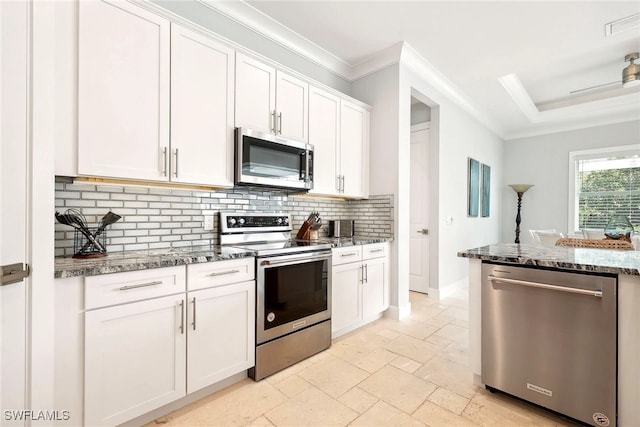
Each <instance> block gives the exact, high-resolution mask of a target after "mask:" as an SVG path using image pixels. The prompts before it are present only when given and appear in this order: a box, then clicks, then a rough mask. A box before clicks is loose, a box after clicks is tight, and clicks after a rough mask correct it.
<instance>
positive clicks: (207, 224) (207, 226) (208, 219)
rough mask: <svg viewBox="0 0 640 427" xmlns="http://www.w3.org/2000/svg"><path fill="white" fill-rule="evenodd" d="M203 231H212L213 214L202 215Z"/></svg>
mask: <svg viewBox="0 0 640 427" xmlns="http://www.w3.org/2000/svg"><path fill="white" fill-rule="evenodd" d="M204 231H213V215H211V214H205V215H204Z"/></svg>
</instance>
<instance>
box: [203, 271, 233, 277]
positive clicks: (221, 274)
mask: <svg viewBox="0 0 640 427" xmlns="http://www.w3.org/2000/svg"><path fill="white" fill-rule="evenodd" d="M235 273H240V270H227V271H221V272H220V273H211V274H210V275H209V276H211V277H216V276H224V275H226V274H235Z"/></svg>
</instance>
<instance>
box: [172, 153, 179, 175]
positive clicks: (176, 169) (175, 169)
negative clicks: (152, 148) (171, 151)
mask: <svg viewBox="0 0 640 427" xmlns="http://www.w3.org/2000/svg"><path fill="white" fill-rule="evenodd" d="M175 156H176V163H175V168H174V171H173V174H174V175H175V176H176V178H177V177H178V149H177V148H176V152H175Z"/></svg>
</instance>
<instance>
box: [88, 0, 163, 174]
mask: <svg viewBox="0 0 640 427" xmlns="http://www.w3.org/2000/svg"><path fill="white" fill-rule="evenodd" d="M169 31H170V27H169V21H167V20H165V19H163V18H161V17H159V16H157V15H155V14H153V13H151V12H147V11H145V10H143V9H140V8H139V7H137V6H135V5H132V4H131V3H128V2H125V1H118V2H116V1H114V2H110V3H107V2H103V1H81V2H79V33H78V37H79V41H78V80H79V81H78V173H79V174H81V175H93V176H104V177H126V178H132V179H145V180H167V179H168V177H165V176H163V173H162V172H163V165H164V163H165V161H164V160H165V159H164V157H163V152H164V150H165V149H166V148H168V146H169V48H170V47H169Z"/></svg>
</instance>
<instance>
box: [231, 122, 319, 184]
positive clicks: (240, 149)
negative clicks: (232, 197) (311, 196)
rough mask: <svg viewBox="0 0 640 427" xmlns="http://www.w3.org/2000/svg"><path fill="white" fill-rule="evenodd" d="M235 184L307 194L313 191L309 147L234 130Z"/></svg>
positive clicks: (297, 142) (244, 129)
mask: <svg viewBox="0 0 640 427" xmlns="http://www.w3.org/2000/svg"><path fill="white" fill-rule="evenodd" d="M235 163H236V164H235V183H236V185H246V186H265V187H275V188H283V189H290V190H300V191H308V190H311V189H312V188H313V145H311V144H307V143H304V142H299V141H294V140H290V139H285V138H280V137H278V136H276V135H272V134H269V133H265V132H258V131H254V130H251V129H246V128H241V127H240V128H236V146H235Z"/></svg>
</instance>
